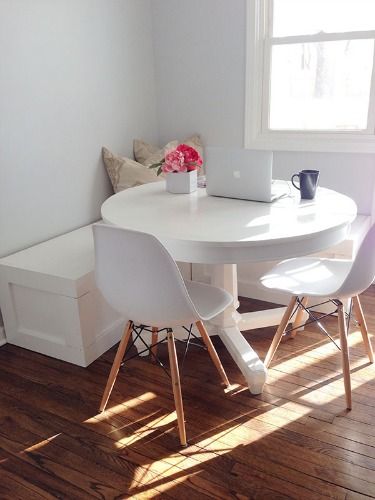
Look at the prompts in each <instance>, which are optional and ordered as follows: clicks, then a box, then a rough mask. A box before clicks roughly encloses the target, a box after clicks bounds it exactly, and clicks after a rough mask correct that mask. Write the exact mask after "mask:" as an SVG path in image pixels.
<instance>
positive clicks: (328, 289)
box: [260, 224, 375, 409]
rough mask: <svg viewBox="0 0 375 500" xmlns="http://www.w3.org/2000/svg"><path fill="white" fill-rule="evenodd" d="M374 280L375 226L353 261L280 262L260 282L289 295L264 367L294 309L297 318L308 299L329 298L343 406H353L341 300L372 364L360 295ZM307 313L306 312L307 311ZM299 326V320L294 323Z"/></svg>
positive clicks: (300, 260)
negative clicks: (350, 312)
mask: <svg viewBox="0 0 375 500" xmlns="http://www.w3.org/2000/svg"><path fill="white" fill-rule="evenodd" d="M374 277H375V224H374V225H373V226H372V227H371V229H370V230H369V231H368V233H367V235H366V237H365V239H364V240H363V242H362V244H361V246H360V248H359V250H358V253H357V255H356V257H355V259H354V261H353V262H352V261H347V260H336V259H319V258H314V257H301V258H297V259H289V260H284V261H283V262H280V263H279V264H277V265H276V266H275V267H273V268H272V269H271V271H269V272H268V273H267V274H265V275H264V276H263V277H262V278H261V279H260V281H261V283H262V284H263V285H264V286H265V287H267V288H274V289H277V290H281V291H284V292H289V293H291V294H292V298H291V300H290V302H289V305H288V307H287V308H286V311H285V314H284V316H283V318H282V320H281V323H280V325H279V327H278V329H277V331H276V334H275V337H274V338H273V340H272V343H271V346H270V348H269V350H268V352H267V355H266V358H265V361H264V364H265V366H266V367H268V366H269V365H270V363H271V361H272V358H273V356H274V354H275V352H276V350H277V348H278V346H279V343H280V341H281V337H282V336H283V334H284V332H285V330H286V327H287V325H288V323H289V321H290V319H291V317H292V316H293V315H294V312H295V311H294V310H295V308H296V312H297V317H299V316H300V312H301V310H302V311H303V310H305V309H306V304H307V300H308V297H328V298H330V299H332V300H333V301H334V302H335V304H336V305H337V313H338V326H339V333H340V344H341V353H342V364H343V373H344V384H345V394H346V405H347V408H348V409H350V408H351V407H352V400H351V383H350V366H349V349H348V341H347V326H346V317H345V311H344V306H343V303H342V300H344V299H348V298H350V299H351V304H352V306H353V312H354V314H355V316H356V318H357V322H358V325H359V327H360V329H361V334H362V338H363V342H364V344H365V348H366V351H367V354H368V357H369V360H370V362H371V363H373V362H374V354H373V350H372V347H371V343H370V339H369V336H368V331H367V326H366V321H365V318H364V316H363V311H362V307H361V303H360V300H359V297H358V296H359V294H360V293H362V292H363V291H364V290H366V289H367V288H368V287H369V286H370V285H371V283H372V282H373V281H374ZM306 310H307V309H306ZM295 322H296V323H297V324H298V320H295Z"/></svg>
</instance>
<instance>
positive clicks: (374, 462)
mask: <svg viewBox="0 0 375 500" xmlns="http://www.w3.org/2000/svg"><path fill="white" fill-rule="evenodd" d="M258 306H259V304H255V303H254V302H250V301H248V300H245V301H243V303H242V307H243V308H244V309H245V310H250V309H251V308H252V307H258ZM363 306H364V310H365V313H366V314H367V318H368V323H369V327H370V331H371V330H372V331H375V292H374V290H369V291H368V292H366V294H365V295H364V296H363ZM329 324H330V327H331V329H332V331H333V332H336V325H335V322H334V321H333V320H330V321H329ZM273 332H274V329H272V328H271V329H263V330H257V331H253V332H249V333H248V334H247V335H246V336H247V339H248V340H249V341H250V342H251V344H252V345H253V347H254V348H255V349H256V350H257V351H258V353H259V354H260V355H261V356H264V354H265V351H266V349H267V347H268V345H269V342H270V338H271V336H272V334H273ZM216 346H217V349H218V351H219V355H220V356H221V358H222V361H223V364H224V366H225V368H226V370H227V373H228V376H229V378H230V380H231V382H233V386H232V388H231V390H230V391H229V392H227V393H224V391H223V389H222V387H221V386H220V383H219V379H218V375H217V373H216V371H215V368H214V367H213V365H212V364H211V363H210V362H209V358H208V355H207V353H206V352H204V351H203V350H200V349H197V348H192V349H191V351H189V356H188V359H187V361H186V364H185V367H184V374H183V381H182V386H183V397H184V403H185V413H186V420H187V433H188V439H189V443H190V445H189V447H188V448H186V449H184V450H181V449H179V441H178V437H177V430H176V420H175V414H174V413H173V412H172V410H173V397H172V391H171V388H170V382H169V379H168V378H167V376H166V375H165V374H164V372H163V371H162V370H161V369H160V368H159V367H157V366H156V365H155V364H153V363H151V362H149V361H147V360H141V359H134V360H133V361H130V362H129V364H128V366H127V368H126V370H125V371H124V372H123V373H121V374H120V377H119V381H118V383H117V385H116V386H115V390H114V392H113V395H112V397H111V400H110V404H109V406H108V411H107V412H106V413H105V414H102V415H98V414H97V408H98V404H99V400H100V397H101V393H102V390H103V388H104V385H105V381H106V377H107V375H108V372H109V369H110V365H111V362H112V359H113V356H114V350H113V349H112V350H111V351H109V352H108V353H106V354H105V355H103V356H102V357H101V358H100V359H99V360H97V361H96V362H95V363H93V364H92V365H91V366H90V367H89V368H87V369H83V368H79V367H77V366H73V365H70V364H68V363H64V362H61V361H57V360H54V359H51V358H48V357H46V356H42V355H38V354H35V353H32V352H29V351H26V350H23V349H20V348H17V347H14V346H11V345H6V346H4V347H2V348H1V349H0V498H1V499H12V500H13V499H27V500H28V499H39V498H50V499H51V498H66V499H76V498H77V499H81V498H104V499H114V498H151V497H153V498H178V499H184V498H188V499H189V500H191V499H194V498H199V499H204V498H208V497H210V498H239V499H244V498H270V499H279V498H280V499H281V498H297V499H310V498H311V499H314V500H316V499H319V498H323V497H333V498H339V499H357V498H366V497H375V425H374V423H375V366H371V365H369V364H368V362H367V358H366V356H365V353H364V349H363V347H362V344H361V337H360V333H359V332H358V331H356V329H355V328H354V329H353V330H352V333H351V334H350V346H351V367H352V383H353V410H352V411H351V412H346V411H345V409H344V408H345V402H344V390H343V381H342V376H341V371H340V353H339V351H337V349H336V348H335V346H334V345H333V344H331V343H330V342H329V341H328V340H327V339H326V338H325V337H324V336H322V335H321V334H320V333H318V331H317V329H316V328H315V327H311V326H310V327H309V328H308V329H306V330H305V332H304V333H303V334H300V335H298V337H297V338H296V339H294V340H290V341H288V342H286V343H283V344H282V345H281V347H280V349H279V351H278V353H277V356H276V359H275V360H274V362H273V365H272V369H271V370H270V371H269V377H268V382H267V385H266V388H265V390H264V393H263V394H262V395H260V396H251V395H250V393H249V392H248V390H247V389H246V387H245V386H244V380H243V378H242V376H241V374H240V373H239V371H238V369H237V367H236V365H235V364H234V363H233V362H232V360H231V358H230V356H229V355H228V353H227V352H226V350H225V348H224V347H223V345H222V344H221V343H220V341H219V340H217V341H216ZM374 347H375V346H374ZM180 352H181V349H180ZM161 357H162V358H167V355H166V348H165V347H164V346H163V348H162V349H161Z"/></svg>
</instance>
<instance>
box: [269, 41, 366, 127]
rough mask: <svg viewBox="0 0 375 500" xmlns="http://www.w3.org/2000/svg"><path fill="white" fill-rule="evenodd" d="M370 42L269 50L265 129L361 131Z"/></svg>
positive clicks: (281, 46)
mask: <svg viewBox="0 0 375 500" xmlns="http://www.w3.org/2000/svg"><path fill="white" fill-rule="evenodd" d="M373 51H374V41H373V40H349V41H334V42H320V43H304V44H291V45H276V46H273V48H272V67H271V89H270V92H271V95H270V99H271V100H270V128H271V129H274V130H286V129H292V130H363V129H366V128H367V113H368V105H369V96H370V85H371V73H372V60H373Z"/></svg>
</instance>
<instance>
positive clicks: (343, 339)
mask: <svg viewBox="0 0 375 500" xmlns="http://www.w3.org/2000/svg"><path fill="white" fill-rule="evenodd" d="M338 324H339V333H340V347H341V355H342V371H343V374H344V386H345V396H346V407H347V409H348V410H351V408H352V390H351V383H350V364H349V348H348V338H347V333H346V321H345V313H344V306H343V305H342V304H339V306H338Z"/></svg>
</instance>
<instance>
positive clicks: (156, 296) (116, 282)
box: [93, 224, 199, 327]
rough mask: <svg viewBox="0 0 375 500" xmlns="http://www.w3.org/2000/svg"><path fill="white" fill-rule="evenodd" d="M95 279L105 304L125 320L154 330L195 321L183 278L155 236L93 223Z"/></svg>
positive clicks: (193, 310)
mask: <svg viewBox="0 0 375 500" xmlns="http://www.w3.org/2000/svg"><path fill="white" fill-rule="evenodd" d="M93 231H94V244H95V277H96V282H97V286H98V288H99V290H100V291H101V293H102V294H103V296H104V298H105V299H106V300H107V302H108V303H109V304H110V305H111V306H112V307H113V308H114V309H115V310H117V311H118V312H119V313H120V314H121V315H122V316H123V317H125V318H127V319H130V320H132V321H134V322H135V323H139V324H144V325H148V326H155V327H173V326H177V325H185V324H188V323H191V322H193V321H194V320H195V321H197V320H198V319H199V316H198V314H197V311H196V309H195V307H194V304H193V302H192V301H191V299H190V297H189V294H188V292H187V290H186V287H185V283H184V280H183V278H182V276H181V273H180V271H179V269H178V267H177V265H176V263H175V261H174V260H173V258H172V257H171V255H170V254H169V253H168V251H167V250H166V249H165V248H164V246H163V245H162V244H161V243H160V241H159V240H158V239H157V238H155V237H154V236H152V235H150V234H146V233H141V232H137V231H130V230H126V229H122V228H119V227H116V226H109V225H105V224H94V226H93Z"/></svg>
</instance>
